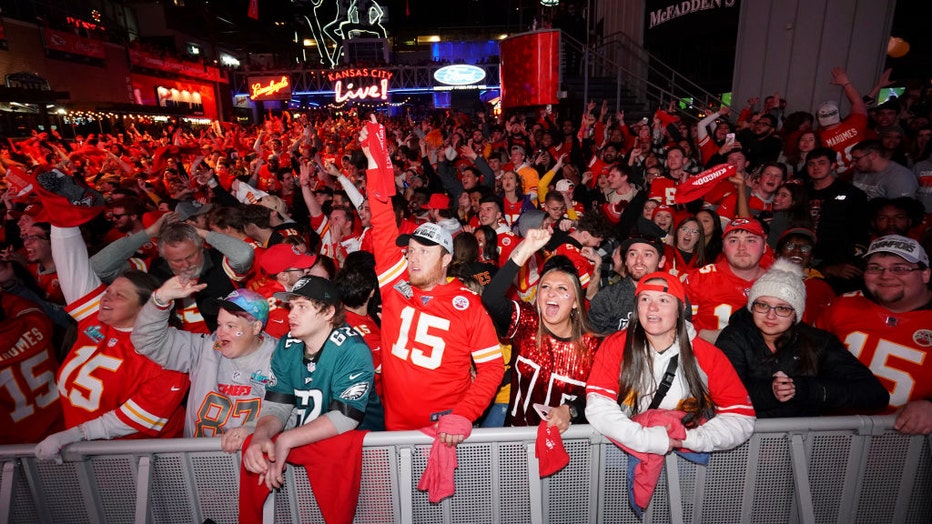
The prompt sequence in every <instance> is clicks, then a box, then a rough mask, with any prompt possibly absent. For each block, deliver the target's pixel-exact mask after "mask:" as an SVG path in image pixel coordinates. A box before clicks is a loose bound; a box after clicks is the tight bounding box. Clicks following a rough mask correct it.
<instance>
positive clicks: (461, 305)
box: [453, 295, 469, 311]
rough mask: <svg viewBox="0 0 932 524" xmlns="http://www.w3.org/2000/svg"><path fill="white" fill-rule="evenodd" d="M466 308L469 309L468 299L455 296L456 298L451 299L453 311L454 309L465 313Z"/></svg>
mask: <svg viewBox="0 0 932 524" xmlns="http://www.w3.org/2000/svg"><path fill="white" fill-rule="evenodd" d="M468 307H469V299H468V298H466V297H464V296H462V295H457V296H455V297H453V308H454V309H456V310H457V311H465V310H466V308H468Z"/></svg>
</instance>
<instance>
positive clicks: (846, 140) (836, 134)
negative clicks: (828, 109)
mask: <svg viewBox="0 0 932 524" xmlns="http://www.w3.org/2000/svg"><path fill="white" fill-rule="evenodd" d="M818 133H819V140H820V141H821V142H822V143H823V144H825V146H826V147H829V148H831V149H832V151H835V152H836V153H838V167H837V168H836V169H835V171H836V172H837V173H838V174H842V173H845V172H847V171H849V170H850V169H851V167H852V165H853V164H854V159H853V158H851V148H852V147H853V146H854V145H855V144H857V143H858V142H861V141H862V140H867V139H868V138H874V137H873V136H867V135H868V132H867V115H860V114H857V113H852V114H851V115H849V116H848V118H846V119H844V120H842V121H841V123H840V124H838V125H837V126H835V127H833V128H831V129H826V128H821V129H819V131H818ZM870 134H871V135H873V133H870ZM849 180H850V178H849Z"/></svg>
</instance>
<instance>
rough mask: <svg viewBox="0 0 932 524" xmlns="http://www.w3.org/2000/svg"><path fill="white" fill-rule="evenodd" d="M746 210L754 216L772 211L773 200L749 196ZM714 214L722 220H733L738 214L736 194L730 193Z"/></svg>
mask: <svg viewBox="0 0 932 524" xmlns="http://www.w3.org/2000/svg"><path fill="white" fill-rule="evenodd" d="M729 183H730V182H729ZM748 210H750V211H751V214H752V215H754V216H757V215H759V214H760V213H761V212H764V211H768V212H769V211H773V199H771V200H770V201H765V200H763V199H761V197H759V196H757V195H755V194H751V195H750V196H748ZM716 213H718V216H719V217H721V218H723V219H727V220H731V219H733V218H735V216H736V215H737V213H738V194H737V193H734V192H732V193H731V194H729V195H728V196H727V197H725V199H724V200H723V201H722V203H721V205H720V206H718V209H717V210H716Z"/></svg>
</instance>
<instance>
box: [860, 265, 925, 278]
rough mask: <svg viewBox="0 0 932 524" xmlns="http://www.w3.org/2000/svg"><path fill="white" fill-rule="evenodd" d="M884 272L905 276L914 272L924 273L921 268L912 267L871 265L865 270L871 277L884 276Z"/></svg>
mask: <svg viewBox="0 0 932 524" xmlns="http://www.w3.org/2000/svg"><path fill="white" fill-rule="evenodd" d="M884 271H889V272H891V273H893V274H894V275H901V276H902V275H905V274H907V273H912V272H913V271H922V268H921V267H910V266H890V267H883V266H878V265H876V264H870V265H868V266H867V267H866V268H864V272H865V273H867V274H869V275H882V274H883V272H884Z"/></svg>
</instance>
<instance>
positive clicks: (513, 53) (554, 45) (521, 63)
mask: <svg viewBox="0 0 932 524" xmlns="http://www.w3.org/2000/svg"><path fill="white" fill-rule="evenodd" d="M499 52H500V53H501V67H500V68H499V71H500V74H501V79H502V108H503V109H509V108H512V107H525V106H543V105H547V104H556V103H559V100H558V99H557V90H558V88H559V83H560V32H559V31H539V32H535V33H525V34H522V35H518V36H513V37H511V38H506V39H504V40H502V41H501V43H500V44H499Z"/></svg>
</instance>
